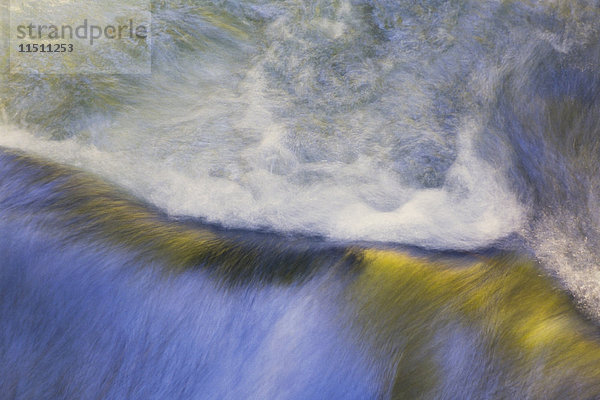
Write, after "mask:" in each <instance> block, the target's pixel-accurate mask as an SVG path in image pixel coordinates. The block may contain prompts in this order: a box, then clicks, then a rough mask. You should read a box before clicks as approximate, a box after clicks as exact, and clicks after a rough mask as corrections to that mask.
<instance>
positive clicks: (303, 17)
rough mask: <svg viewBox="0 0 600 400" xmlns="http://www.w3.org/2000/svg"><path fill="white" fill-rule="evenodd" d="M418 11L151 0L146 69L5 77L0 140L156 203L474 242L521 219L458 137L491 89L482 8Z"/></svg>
mask: <svg viewBox="0 0 600 400" xmlns="http://www.w3.org/2000/svg"><path fill="white" fill-rule="evenodd" d="M370 7H371V8H370ZM436 7H437V8H435V9H430V11H429V12H428V13H426V12H424V9H423V10H421V11H419V9H417V8H414V7H413V8H411V7H409V6H405V5H402V6H400V5H396V4H395V3H392V2H390V3H389V4H388V3H385V4H384V3H381V4H379V3H378V4H377V5H369V4H368V3H353V2H349V1H342V2H338V3H335V4H333V5H332V4H328V3H322V4H321V3H315V4H313V5H312V6H310V5H304V4H297V3H294V2H283V3H273V4H254V3H251V2H249V3H235V4H233V3H231V4H229V3H227V4H225V5H223V7H220V8H218V9H211V8H210V6H208V5H198V6H190V5H185V4H183V3H182V4H179V3H177V2H173V3H171V4H170V5H168V6H165V7H162V8H161V7H158V6H157V7H156V8H155V10H154V17H153V24H154V30H155V32H154V34H153V36H154V45H155V48H154V73H153V76H152V77H133V76H132V77H99V76H89V77H86V76H79V77H78V76H72V77H50V76H48V77H44V76H38V77H36V78H35V79H32V80H30V81H27V82H23V81H17V82H12V83H11V82H9V83H8V84H7V85H8V87H9V89H8V91H9V92H10V91H11V90H12V92H11V94H12V95H13V96H18V95H19V94H24V93H23V92H25V91H26V90H28V91H29V92H28V93H29V95H30V96H31V98H28V97H27V96H24V97H23V98H17V97H15V98H14V99H13V100H12V101H11V102H10V103H9V104H8V105H7V107H5V114H6V115H8V118H7V119H8V122H9V123H13V126H11V127H6V128H4V132H3V134H2V135H1V136H0V145H3V146H9V147H17V148H20V149H23V150H26V151H30V152H34V153H38V154H41V155H44V156H47V157H50V158H52V159H55V160H58V161H61V162H66V163H70V164H73V165H76V166H79V167H83V168H85V169H88V170H91V171H93V172H96V173H98V174H100V175H102V176H104V177H106V178H107V179H109V180H111V181H114V182H116V183H118V184H120V185H122V186H124V187H126V188H128V189H129V190H131V191H132V192H133V193H135V194H136V195H138V196H140V197H142V198H144V199H146V200H147V201H149V202H151V203H153V204H156V205H157V206H159V207H160V208H162V209H164V210H165V211H167V212H168V213H169V214H171V215H174V216H193V217H202V218H205V219H206V220H208V221H210V222H216V223H219V224H222V225H224V226H227V227H242V228H250V229H254V228H262V229H268V230H275V231H280V232H299V233H307V234H317V235H323V236H325V237H328V238H331V239H342V240H369V241H386V242H399V243H405V244H414V245H420V246H425V247H430V248H453V249H471V248H476V247H482V246H486V245H489V244H491V243H493V242H494V241H495V240H498V239H500V238H502V237H504V236H507V235H509V234H510V233H512V232H514V231H516V230H518V229H519V228H520V226H521V225H522V223H523V216H524V208H523V206H522V205H520V204H519V203H518V201H517V199H516V195H515V194H514V193H512V191H511V189H510V188H509V186H508V183H507V182H506V181H505V179H504V177H503V175H504V171H503V167H501V168H498V165H491V164H489V163H488V162H487V161H486V160H484V159H482V158H481V157H480V156H479V155H478V154H477V151H476V150H475V149H474V147H473V146H474V145H473V143H474V141H475V139H476V138H477V137H478V136H481V135H483V134H484V122H483V121H482V120H481V116H480V115H479V114H480V113H481V111H479V109H478V106H477V105H476V102H474V101H473V98H477V97H481V96H482V94H483V93H484V91H485V90H486V89H488V86H489V85H490V84H491V85H492V86H493V83H490V79H491V80H492V81H493V80H495V79H497V77H496V76H494V74H495V73H496V74H497V72H495V71H492V72H491V74H492V75H491V76H490V75H488V73H487V72H485V71H486V69H487V67H488V66H489V63H490V62H491V61H493V60H488V58H490V57H491V56H498V54H495V53H494V52H493V51H492V50H489V49H485V48H483V49H479V48H478V46H479V47H480V45H479V44H478V42H477V40H475V39H474V38H473V35H474V34H475V33H477V32H479V31H481V30H485V29H488V28H486V27H485V26H484V24H485V20H486V18H493V16H494V13H495V12H497V10H495V9H494V6H493V4H492V3H490V4H488V5H486V6H480V5H476V4H471V3H465V4H464V5H462V6H461V7H458V8H456V7H455V8H453V6H451V5H440V6H439V7H438V6H436ZM465 10H468V11H469V12H468V13H466V14H465V15H463V14H461V13H463V12H464V11H465ZM476 11H481V12H484V15H483V17H482V21H479V22H476V23H475V22H472V21H470V20H471V19H472V18H473V15H474V13H475V12H476ZM485 13H487V14H485ZM481 33H483V32H481ZM488 33H489V34H495V32H493V31H489V32H488ZM494 40H496V41H497V42H498V43H496V45H497V46H499V47H500V45H504V44H505V40H504V39H502V37H495V38H494ZM482 50H483V51H482ZM494 51H495V50H494ZM490 53H491V56H490ZM475 54H480V55H481V59H480V60H478V59H477V57H474V55H475ZM500 55H501V54H500ZM482 73H485V74H486V76H487V77H488V79H482V78H481V74H482ZM481 80H483V81H484V82H485V85H481V84H480V83H479V81H481ZM11 85H12V86H11ZM17 85H20V86H19V87H17ZM20 91H21V93H19V92H20ZM35 100H37V102H36V101H35ZM15 122H17V126H20V128H15V127H14V123H15ZM503 151H505V150H503V149H498V152H499V153H502V152H503Z"/></svg>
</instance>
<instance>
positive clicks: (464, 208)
mask: <svg viewBox="0 0 600 400" xmlns="http://www.w3.org/2000/svg"><path fill="white" fill-rule="evenodd" d="M473 129H475V128H474V127H473V126H472V125H471V126H469V127H466V128H465V129H464V130H463V131H462V132H461V134H460V137H461V143H460V145H459V156H458V159H457V160H456V162H455V163H454V164H453V166H452V167H451V168H450V170H449V171H448V174H447V179H446V184H445V185H444V186H443V187H442V188H436V189H423V190H416V189H411V188H406V187H403V186H402V185H400V184H398V183H397V182H396V183H395V187H394V186H392V185H391V184H390V183H391V182H393V181H392V180H391V179H390V177H389V176H386V175H385V173H383V172H381V171H377V170H376V169H374V168H373V167H372V166H370V165H369V163H368V161H366V160H358V161H356V162H355V163H354V164H351V165H347V166H344V167H340V168H336V167H332V166H331V165H327V164H326V163H324V164H323V165H322V167H323V168H322V169H323V171H324V172H327V173H328V174H330V177H329V178H328V179H327V180H326V181H325V182H319V183H317V184H313V185H309V186H304V185H302V184H295V183H293V182H290V181H289V180H288V179H287V177H286V176H282V175H279V174H276V173H273V172H270V171H269V169H268V162H267V163H264V164H263V165H262V166H259V165H255V166H254V168H253V169H251V170H250V171H248V172H245V173H244V174H243V175H242V177H241V179H239V180H238V181H237V182H236V181H232V180H230V179H227V178H221V177H215V176H210V174H209V173H208V171H206V170H203V168H202V166H201V165H200V166H199V165H194V164H193V163H190V164H189V165H188V167H189V168H190V169H189V170H188V171H185V170H181V169H179V168H176V167H172V166H169V165H168V163H166V162H164V161H160V160H157V159H153V158H150V156H149V155H140V154H136V152H135V151H132V150H125V149H123V150H120V151H103V150H100V149H99V148H97V147H95V146H89V145H81V144H80V143H78V142H77V141H76V140H72V139H71V140H66V141H60V142H59V141H48V140H45V139H40V138H36V137H34V136H33V135H31V134H30V133H28V132H25V131H22V130H18V129H9V128H6V127H5V128H3V130H2V134H1V135H0V145H2V146H8V147H13V148H19V149H22V150H25V151H29V152H32V153H37V154H41V155H44V156H47V157H50V158H52V159H54V160H57V161H59V162H65V163H68V164H72V165H75V166H78V167H81V168H84V169H87V170H90V171H93V172H96V173H99V174H100V175H102V176H104V177H106V178H107V179H109V180H111V181H113V182H116V183H117V184H119V185H122V186H124V187H126V188H128V189H129V190H131V191H132V192H133V193H134V194H136V195H138V196H140V197H142V198H144V199H145V200H147V201H149V202H151V203H153V204H155V205H157V206H159V207H161V208H162V209H164V210H166V211H167V212H168V213H169V214H171V215H176V216H194V217H204V218H206V219H207V220H209V221H211V222H217V223H221V224H224V225H225V226H230V227H243V228H257V227H262V228H265V227H266V228H270V229H274V230H277V231H283V232H303V233H311V234H321V235H324V236H326V237H328V238H331V239H341V240H369V241H385V242H399V243H407V244H416V245H422V246H427V247H435V248H460V249H469V248H474V247H479V246H485V245H487V244H489V243H491V242H492V241H494V240H496V239H498V238H500V237H502V236H504V235H508V234H510V233H511V232H513V231H515V230H517V229H518V228H519V226H520V225H521V223H522V221H523V218H524V215H523V210H522V207H521V206H520V205H519V203H518V202H517V200H516V198H515V196H514V195H513V194H512V193H511V192H510V191H509V190H508V189H507V187H506V185H504V184H503V183H502V179H501V178H500V177H499V176H498V174H497V173H496V172H495V171H494V170H493V169H492V167H490V166H489V165H487V164H486V163H485V162H484V161H482V160H479V159H478V158H477V157H475V156H474V155H473V153H472V150H471V148H470V142H471V135H473V134H474V131H473ZM267 142H268V140H267ZM263 146H265V142H262V143H261V144H260V145H259V146H258V150H257V151H258V152H259V154H263V153H262V152H263V150H264V149H263ZM360 178H363V179H362V180H363V181H365V182H361V179H360ZM374 190H382V191H384V194H383V195H382V196H384V197H389V198H392V199H399V201H400V206H398V207H397V208H396V209H394V210H393V211H378V210H377V209H375V208H373V207H371V206H370V205H369V204H368V203H367V202H365V201H364V196H363V192H365V191H366V192H371V191H374Z"/></svg>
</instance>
